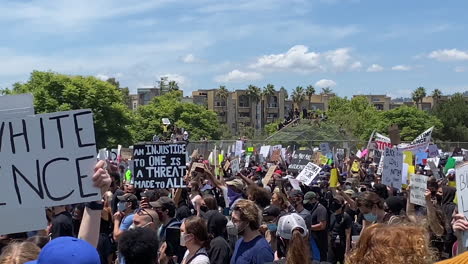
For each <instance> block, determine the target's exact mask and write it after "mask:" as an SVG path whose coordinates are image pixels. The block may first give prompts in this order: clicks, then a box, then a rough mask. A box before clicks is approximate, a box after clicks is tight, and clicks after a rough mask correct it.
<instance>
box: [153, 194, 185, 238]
mask: <svg viewBox="0 0 468 264" xmlns="http://www.w3.org/2000/svg"><path fill="white" fill-rule="evenodd" d="M150 205H151V207H153V209H154V210H155V211H156V213H157V214H158V217H159V221H160V222H161V227H160V228H159V231H158V238H159V241H160V242H163V241H166V229H167V228H168V227H180V225H181V223H180V222H179V221H178V220H177V219H176V218H175V213H176V205H175V202H174V201H173V200H172V199H171V198H169V197H165V196H163V197H161V198H159V199H158V200H157V201H156V202H150Z"/></svg>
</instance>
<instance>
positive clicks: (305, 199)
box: [303, 192, 317, 204]
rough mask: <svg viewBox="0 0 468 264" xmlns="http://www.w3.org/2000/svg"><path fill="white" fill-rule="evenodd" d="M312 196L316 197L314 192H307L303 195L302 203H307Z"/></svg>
mask: <svg viewBox="0 0 468 264" xmlns="http://www.w3.org/2000/svg"><path fill="white" fill-rule="evenodd" d="M314 198H317V194H315V193H314V192H307V193H306V194H305V195H304V201H303V203H304V204H307V203H309V202H310V200H312V199H314Z"/></svg>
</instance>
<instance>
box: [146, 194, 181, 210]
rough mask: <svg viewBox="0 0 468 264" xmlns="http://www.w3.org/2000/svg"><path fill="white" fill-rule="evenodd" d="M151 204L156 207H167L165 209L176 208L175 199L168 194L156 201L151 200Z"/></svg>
mask: <svg viewBox="0 0 468 264" xmlns="http://www.w3.org/2000/svg"><path fill="white" fill-rule="evenodd" d="M149 204H150V205H151V206H152V207H154V208H158V207H159V208H165V209H170V208H174V209H175V208H176V205H175V202H174V200H172V199H171V198H169V197H166V196H163V197H161V198H159V199H158V200H157V201H156V202H150V203H149Z"/></svg>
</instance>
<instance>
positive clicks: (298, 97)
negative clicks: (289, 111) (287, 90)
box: [292, 86, 305, 108]
mask: <svg viewBox="0 0 468 264" xmlns="http://www.w3.org/2000/svg"><path fill="white" fill-rule="evenodd" d="M292 100H293V103H295V104H296V106H297V107H296V108H300V105H301V103H302V102H303V101H304V100H305V93H304V88H302V86H297V87H296V89H294V91H293V92H292Z"/></svg>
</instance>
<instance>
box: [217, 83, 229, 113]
mask: <svg viewBox="0 0 468 264" xmlns="http://www.w3.org/2000/svg"><path fill="white" fill-rule="evenodd" d="M216 95H217V96H218V97H219V98H221V99H223V100H224V108H225V112H226V110H227V99H228V97H229V90H228V89H226V86H224V85H220V86H219V89H218V91H216Z"/></svg>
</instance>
